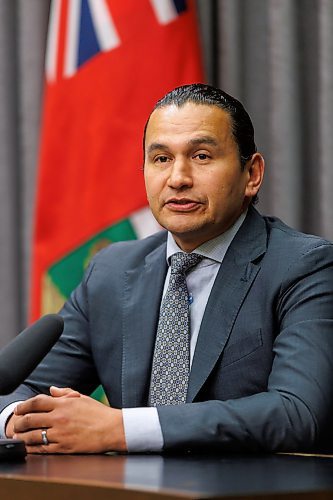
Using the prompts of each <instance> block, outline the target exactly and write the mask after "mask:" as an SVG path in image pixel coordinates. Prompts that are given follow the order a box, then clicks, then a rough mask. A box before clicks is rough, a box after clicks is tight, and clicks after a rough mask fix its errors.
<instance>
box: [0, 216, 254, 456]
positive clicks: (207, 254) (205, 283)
mask: <svg viewBox="0 0 333 500" xmlns="http://www.w3.org/2000/svg"><path fill="white" fill-rule="evenodd" d="M245 216H246V212H245V213H243V214H242V215H241V216H240V217H239V218H238V219H237V221H236V222H235V224H234V225H233V226H232V227H231V228H230V229H228V231H226V232H225V233H223V234H221V235H219V236H217V237H216V238H214V239H212V240H210V241H207V242H206V243H203V244H202V245H200V246H199V247H198V248H196V249H195V250H193V252H194V253H197V254H199V255H202V256H203V257H204V258H203V260H202V261H201V262H199V264H197V266H195V267H194V268H193V269H192V270H190V272H189V273H188V275H187V277H186V283H187V288H188V292H189V296H190V301H191V303H190V325H191V332H190V335H191V339H190V363H191V364H192V360H193V356H194V351H195V346H196V343H197V339H198V335H199V330H200V325H201V321H202V318H203V315H204V312H205V309H206V305H207V301H208V298H209V295H210V292H211V290H212V287H213V284H214V281H215V278H216V275H217V273H218V271H219V269H220V265H221V263H222V261H223V259H224V256H225V254H226V252H227V250H228V248H229V245H230V243H231V242H232V240H233V238H234V237H235V235H236V233H237V231H238V230H239V228H240V226H241V225H242V223H243V221H244V219H245ZM181 251H182V250H181V249H180V248H179V247H178V245H177V244H176V242H175V240H174V239H173V237H172V235H171V233H169V234H168V240H167V252H166V258H167V262H168V265H169V263H170V257H171V256H172V255H173V254H175V253H177V252H181ZM170 272H171V268H170V265H169V269H168V272H167V275H166V278H165V283H164V290H163V296H164V294H165V292H166V290H167V288H168V284H169V279H170ZM19 402H20V401H16V402H15V403H11V404H10V405H8V406H7V407H6V408H4V410H3V411H2V412H1V413H0V437H2V438H4V437H6V436H5V426H6V422H7V420H8V418H9V417H10V415H11V414H12V413H13V411H14V408H15V407H16V406H17V404H18V403H19ZM122 412H123V420H124V428H125V438H126V444H127V448H128V451H129V452H144V451H155V452H157V451H161V450H162V449H163V444H164V441H163V435H162V430H161V426H160V422H159V418H158V412H157V409H156V408H152V407H148V408H147V407H145V408H123V410H122Z"/></svg>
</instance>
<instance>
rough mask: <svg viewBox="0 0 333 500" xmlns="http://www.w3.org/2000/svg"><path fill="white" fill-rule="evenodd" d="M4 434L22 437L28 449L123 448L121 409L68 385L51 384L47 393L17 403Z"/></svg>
mask: <svg viewBox="0 0 333 500" xmlns="http://www.w3.org/2000/svg"><path fill="white" fill-rule="evenodd" d="M44 430H46V434H45V436H47V441H48V444H47V445H46V444H43V435H42V431H44ZM6 435H7V437H13V438H15V439H21V440H23V441H24V442H25V445H26V449H27V452H28V453H104V452H107V451H126V441H125V433H124V426H123V418H122V411H121V410H118V409H115V408H111V407H109V406H106V405H104V404H102V403H100V402H98V401H95V400H94V399H92V398H90V397H88V396H84V395H83V394H80V393H79V392H77V391H74V390H72V389H70V388H59V387H50V396H47V395H45V394H39V395H38V396H35V397H33V398H31V399H28V400H27V401H24V402H22V403H19V404H18V405H17V407H16V408H15V411H14V414H13V415H12V416H11V418H10V419H9V421H8V423H7V426H6Z"/></svg>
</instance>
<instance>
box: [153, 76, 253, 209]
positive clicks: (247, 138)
mask: <svg viewBox="0 0 333 500" xmlns="http://www.w3.org/2000/svg"><path fill="white" fill-rule="evenodd" d="M187 102H192V103H195V104H205V105H209V106H218V107H219V108H221V109H223V110H225V111H226V112H227V113H229V115H230V117H231V122H232V133H233V136H234V138H235V141H236V144H237V147H238V151H239V156H240V163H241V168H242V169H243V168H244V166H245V164H246V162H247V161H248V160H250V159H251V157H252V155H253V154H254V153H256V152H257V146H256V144H255V141H254V128H253V125H252V121H251V118H250V116H249V114H248V113H247V111H246V110H245V108H244V106H243V105H242V103H241V102H239V101H238V100H237V99H235V98H234V97H232V96H231V95H229V94H227V93H226V92H224V91H223V90H220V89H218V88H216V87H212V86H211V85H205V84H203V83H192V84H191V85H182V86H181V87H176V88H175V89H174V90H171V92H168V93H167V94H166V95H165V96H164V97H162V99H160V100H159V101H157V103H156V104H155V106H154V108H153V110H152V113H153V111H155V109H158V108H162V107H165V106H170V105H172V104H173V105H175V106H178V107H181V106H183V105H184V104H186V103H187ZM152 113H151V114H152ZM151 114H150V115H149V118H148V120H147V122H146V125H145V128H144V136H143V142H144V143H145V139H146V130H147V126H148V123H149V119H150V116H151ZM256 201H257V196H255V197H253V198H252V203H255V202H256Z"/></svg>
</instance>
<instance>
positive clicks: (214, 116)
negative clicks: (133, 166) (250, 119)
mask: <svg viewBox="0 0 333 500" xmlns="http://www.w3.org/2000/svg"><path fill="white" fill-rule="evenodd" d="M189 136H190V137H191V138H195V137H196V136H197V137H200V136H212V137H213V138H214V139H217V140H218V141H226V140H228V139H233V135H232V120H231V116H230V114H229V113H228V112H227V111H225V110H224V109H221V108H219V107H218V106H214V105H207V104H196V103H191V102H188V103H186V104H184V105H183V106H181V107H178V106H176V105H174V104H171V105H168V106H164V107H161V108H158V109H155V110H154V111H153V113H152V114H151V116H150V119H149V122H148V124H147V129H146V141H145V142H146V145H147V144H149V143H150V142H153V141H156V140H157V139H158V140H159V141H161V140H163V139H164V140H167V139H171V138H172V139H174V138H178V140H181V139H182V138H184V139H185V138H187V137H189Z"/></svg>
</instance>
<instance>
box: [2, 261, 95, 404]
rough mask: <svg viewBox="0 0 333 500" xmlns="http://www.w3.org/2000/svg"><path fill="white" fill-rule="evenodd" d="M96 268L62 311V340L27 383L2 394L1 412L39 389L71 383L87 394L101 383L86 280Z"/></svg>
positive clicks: (43, 390)
mask: <svg viewBox="0 0 333 500" xmlns="http://www.w3.org/2000/svg"><path fill="white" fill-rule="evenodd" d="M92 269H93V264H92V265H91V266H90V267H89V268H88V270H87V272H86V275H85V278H84V280H83V281H82V283H81V284H80V285H79V286H78V288H77V289H76V290H75V291H74V292H73V293H72V295H71V297H70V299H69V300H68V301H67V302H66V304H65V305H64V307H63V309H62V310H61V311H60V314H61V315H62V316H63V318H64V320H65V328H64V332H63V334H62V335H61V337H60V339H59V341H58V342H57V343H56V344H55V346H54V347H53V348H52V349H51V351H50V352H49V353H48V354H47V356H46V357H45V358H44V359H43V360H42V362H41V363H40V364H39V365H38V366H37V368H36V369H35V370H34V371H33V372H32V374H31V375H30V376H29V377H28V379H27V380H26V381H25V382H24V384H22V385H21V386H19V387H18V388H17V389H16V390H15V391H14V392H13V393H12V394H10V395H8V396H3V397H0V412H1V411H2V410H3V409H4V408H5V407H6V406H7V405H9V404H11V403H12V402H14V401H18V400H25V399H28V398H30V397H33V396H35V395H36V394H39V393H44V394H48V393H49V388H50V386H51V385H55V386H58V387H68V386H70V387H72V388H73V389H76V390H78V391H80V392H82V393H84V394H90V393H91V392H92V391H93V390H94V389H95V388H96V387H97V385H98V384H99V380H98V376H97V373H96V369H95V367H94V363H93V358H92V355H91V346H90V337H89V321H88V309H89V306H88V298H87V292H86V283H87V280H88V279H89V276H90V273H91V270H92Z"/></svg>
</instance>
